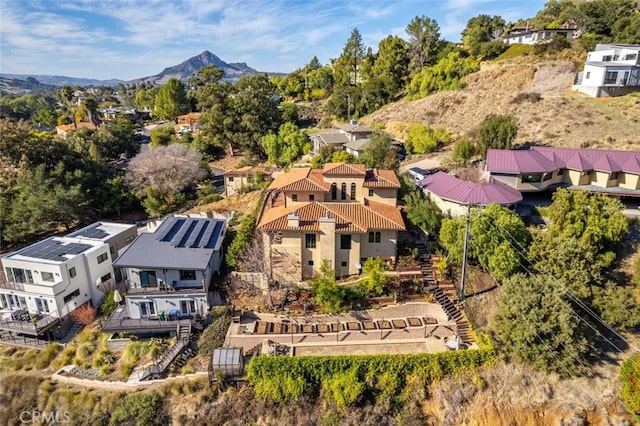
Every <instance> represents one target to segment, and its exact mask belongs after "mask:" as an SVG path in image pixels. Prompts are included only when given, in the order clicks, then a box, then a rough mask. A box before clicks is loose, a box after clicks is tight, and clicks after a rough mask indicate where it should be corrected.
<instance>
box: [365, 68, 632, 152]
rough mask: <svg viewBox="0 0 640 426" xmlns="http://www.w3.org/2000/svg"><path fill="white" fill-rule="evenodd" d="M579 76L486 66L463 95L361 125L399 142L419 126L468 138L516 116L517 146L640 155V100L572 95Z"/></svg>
mask: <svg viewBox="0 0 640 426" xmlns="http://www.w3.org/2000/svg"><path fill="white" fill-rule="evenodd" d="M575 72H576V63H575V62H572V61H546V62H537V63H534V62H531V60H528V58H526V57H523V58H519V59H518V60H512V61H502V62H496V63H484V64H483V65H482V67H481V70H480V71H478V72H476V73H474V74H471V75H469V76H468V77H467V78H466V83H467V87H465V88H464V89H462V90H456V91H446V92H440V93H435V94H433V95H431V96H428V97H426V98H423V99H419V100H416V101H405V100H403V101H399V102H396V103H393V104H389V105H386V106H385V107H383V108H381V109H380V110H378V111H376V112H374V113H373V114H371V115H369V116H366V117H363V118H362V120H361V123H362V124H365V125H370V126H372V125H374V124H377V123H381V124H382V125H384V126H385V129H386V130H387V131H388V132H389V133H391V134H392V135H393V136H395V137H397V138H400V139H403V138H404V136H406V128H407V125H408V124H409V123H414V122H421V123H425V124H429V125H432V126H441V127H444V128H446V129H447V130H448V131H449V132H451V133H452V134H453V135H457V136H461V135H464V134H467V133H469V132H472V131H473V129H474V128H475V127H476V126H478V125H479V124H480V123H481V122H482V121H483V120H484V119H485V117H487V116H488V115H490V114H512V115H514V116H515V117H517V119H518V129H519V130H518V137H517V139H516V143H525V142H534V143H536V144H546V145H553V146H567V147H580V146H582V147H591V148H617V149H640V96H639V95H629V96H623V97H618V98H601V99H593V98H589V97H587V96H585V95H583V94H581V93H578V92H574V91H572V90H571V84H572V83H573V78H574V75H575ZM538 95H539V97H538Z"/></svg>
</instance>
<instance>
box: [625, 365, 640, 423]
mask: <svg viewBox="0 0 640 426" xmlns="http://www.w3.org/2000/svg"><path fill="white" fill-rule="evenodd" d="M620 381H621V382H622V390H621V392H620V398H621V399H622V402H624V406H625V408H626V409H627V410H628V411H629V412H631V413H633V414H635V415H636V416H639V415H640V355H635V356H632V357H631V358H628V359H627V360H625V362H624V363H623V364H622V367H620Z"/></svg>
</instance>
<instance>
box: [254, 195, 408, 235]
mask: <svg viewBox="0 0 640 426" xmlns="http://www.w3.org/2000/svg"><path fill="white" fill-rule="evenodd" d="M294 211H295V212H296V213H297V214H298V217H299V226H298V228H295V229H292V228H289V226H288V222H287V216H288V215H289V214H290V213H292V212H294ZM327 214H328V215H329V217H334V218H335V219H336V232H337V233H343V234H344V233H365V232H367V231H369V230H397V231H400V230H404V229H405V225H404V221H403V219H402V215H401V214H400V210H399V209H398V208H396V207H394V206H389V205H386V204H381V203H376V202H373V201H369V200H367V201H365V204H360V203H320V202H311V203H307V204H302V205H295V206H291V207H286V208H284V207H276V208H273V209H269V210H267V211H266V212H265V213H264V214H263V216H262V218H261V220H260V223H259V224H258V229H260V230H262V231H287V230H296V231H300V232H318V231H319V230H320V226H319V224H318V219H319V218H321V217H325V216H326V215H327Z"/></svg>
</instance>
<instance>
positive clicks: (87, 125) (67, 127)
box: [56, 121, 96, 132]
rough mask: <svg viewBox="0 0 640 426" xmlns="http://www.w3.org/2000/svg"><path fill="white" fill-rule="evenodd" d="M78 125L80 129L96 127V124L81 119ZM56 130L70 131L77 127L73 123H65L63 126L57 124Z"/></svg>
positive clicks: (93, 128)
mask: <svg viewBox="0 0 640 426" xmlns="http://www.w3.org/2000/svg"><path fill="white" fill-rule="evenodd" d="M76 126H77V127H78V129H89V130H95V129H96V125H95V124H93V123H91V122H88V121H80V122H78V123H76ZM56 130H59V131H61V132H68V131H70V130H75V127H74V125H73V124H63V125H61V126H56Z"/></svg>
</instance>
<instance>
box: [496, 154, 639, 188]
mask: <svg viewBox="0 0 640 426" xmlns="http://www.w3.org/2000/svg"><path fill="white" fill-rule="evenodd" d="M486 171H487V172H488V173H489V175H490V176H491V178H493V179H494V180H496V181H500V182H502V183H505V184H507V185H509V186H510V187H512V188H515V189H517V190H518V191H521V192H537V191H544V190H546V189H552V188H557V187H564V188H568V189H584V190H587V191H591V192H600V193H605V194H609V195H613V196H627V197H638V196H640V151H617V150H605V149H585V148H554V147H543V146H534V147H531V148H530V149H526V150H500V149H489V150H488V151H487V162H486Z"/></svg>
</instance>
